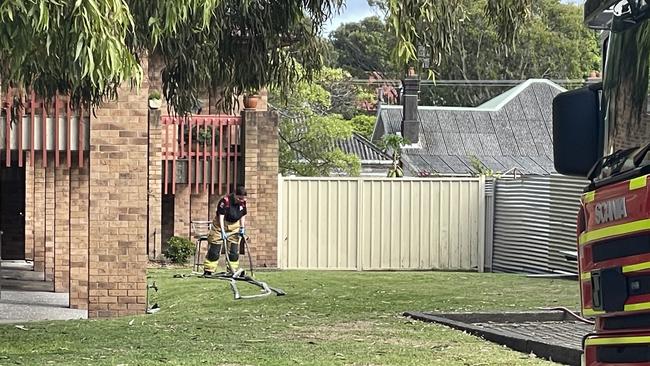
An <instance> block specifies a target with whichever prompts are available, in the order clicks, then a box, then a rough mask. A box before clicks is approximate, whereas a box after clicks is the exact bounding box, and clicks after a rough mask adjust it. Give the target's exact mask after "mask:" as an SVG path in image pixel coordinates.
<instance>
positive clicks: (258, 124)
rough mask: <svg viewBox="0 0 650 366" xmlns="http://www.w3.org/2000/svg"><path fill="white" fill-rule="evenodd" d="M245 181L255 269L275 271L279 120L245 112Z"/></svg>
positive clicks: (270, 114) (274, 116)
mask: <svg viewBox="0 0 650 366" xmlns="http://www.w3.org/2000/svg"><path fill="white" fill-rule="evenodd" d="M242 115H243V117H244V121H243V123H244V177H245V184H246V189H247V191H248V215H247V218H246V220H247V224H246V226H248V228H247V231H248V234H249V235H250V236H251V249H252V252H253V258H254V260H255V263H256V266H258V267H277V245H278V243H277V238H278V234H277V215H278V171H279V168H278V117H277V115H276V114H275V113H272V112H256V111H250V110H245V111H244V112H243V114H242Z"/></svg>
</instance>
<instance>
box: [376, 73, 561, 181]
mask: <svg viewBox="0 0 650 366" xmlns="http://www.w3.org/2000/svg"><path fill="white" fill-rule="evenodd" d="M563 91H565V89H563V88H562V87H560V86H559V85H557V84H555V83H553V82H551V81H548V80H544V79H531V80H528V81H526V82H524V83H522V84H520V85H518V86H517V87H515V88H512V89H510V90H509V91H507V92H505V93H503V94H501V95H499V96H497V97H496V98H494V99H492V100H490V101H488V102H486V103H484V104H482V105H480V106H478V107H474V108H472V107H430V106H420V107H418V119H419V121H420V135H419V141H418V143H417V144H416V145H411V146H405V147H404V148H403V149H402V157H403V161H404V163H405V168H406V169H407V171H410V173H411V174H417V173H419V172H422V171H427V172H432V173H433V172H435V173H439V174H469V173H474V172H476V168H475V166H476V165H475V164H473V163H472V160H473V158H474V157H475V158H477V159H478V160H479V161H480V162H481V163H482V164H483V165H485V166H486V167H487V168H490V169H492V170H494V171H500V172H505V171H509V170H511V169H513V168H516V169H517V170H518V171H519V172H520V173H522V174H542V175H544V174H551V173H554V172H555V169H554V167H553V142H552V133H553V129H552V119H553V114H552V103H553V98H554V97H555V96H556V95H557V94H559V93H561V92H563ZM401 121H402V106H399V105H398V106H389V105H385V106H381V107H380V109H379V111H378V119H377V123H376V125H375V131H374V133H373V141H378V140H381V138H382V136H383V135H384V134H396V133H400V131H401Z"/></svg>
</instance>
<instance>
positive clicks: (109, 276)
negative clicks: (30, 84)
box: [0, 61, 278, 317]
mask: <svg viewBox="0 0 650 366" xmlns="http://www.w3.org/2000/svg"><path fill="white" fill-rule="evenodd" d="M160 69H161V68H160V67H159V65H157V66H154V65H153V64H152V65H151V67H149V66H148V65H147V62H146V61H145V62H144V72H145V73H144V75H145V76H146V77H145V80H144V81H143V83H142V85H141V88H139V89H138V90H134V89H130V88H122V89H121V90H120V92H119V98H118V99H117V100H116V101H113V102H110V103H106V104H105V105H102V106H101V107H100V108H98V109H97V110H96V111H94V113H89V111H87V110H85V111H75V110H71V109H70V108H69V107H68V106H67V103H66V101H65V98H58V99H57V102H56V103H53V104H52V105H49V106H48V105H43V104H42V103H41V102H40V101H38V100H37V99H36V98H32V97H31V96H29V95H21V94H19V93H16V92H15V91H14V92H11V93H9V94H6V95H1V96H0V100H2V101H3V104H2V107H3V108H2V115H0V123H1V124H0V141H1V142H0V230H3V231H4V235H3V246H2V258H3V259H19V260H20V259H26V260H28V261H33V270H34V271H35V272H38V273H42V274H43V281H44V282H51V283H52V290H53V291H55V292H64V293H69V294H70V307H72V308H77V309H87V310H88V315H89V317H104V316H116V315H127V314H134V313H142V312H144V310H145V307H146V304H145V302H146V287H147V282H146V267H147V263H148V260H149V259H153V258H154V257H159V256H160V254H161V251H162V247H163V245H162V243H163V241H165V240H166V238H168V237H170V236H171V235H181V236H190V234H191V233H190V222H191V221H192V220H208V219H211V218H212V215H213V213H214V211H215V210H214V208H215V205H216V202H217V201H218V199H219V198H220V197H221V196H222V195H223V194H225V193H226V192H227V191H228V189H229V188H228V187H230V186H231V185H232V184H233V183H235V182H238V183H244V184H245V185H246V187H247V189H248V192H249V215H248V217H249V218H248V223H247V226H248V230H247V231H248V232H249V234H250V235H251V237H252V238H253V240H254V242H253V245H254V249H255V250H254V253H253V254H254V255H255V262H256V263H257V265H259V266H267V267H275V266H276V259H277V258H276V246H277V232H276V221H275V217H276V214H277V209H276V204H277V174H278V139H277V127H278V125H277V123H278V122H277V117H276V116H274V115H273V114H271V113H269V112H266V111H264V109H265V105H264V103H261V105H260V106H258V109H257V110H243V111H242V112H241V113H240V114H237V115H232V116H217V115H212V114H210V113H211V112H213V110H214V108H213V105H214V101H213V100H212V99H213V98H211V97H207V98H206V100H205V101H204V102H205V103H204V107H203V108H202V110H201V113H200V114H198V115H196V116H194V117H192V118H190V119H179V118H172V117H169V116H167V109H166V106H164V105H163V107H162V108H161V109H160V110H151V109H149V108H148V96H149V92H150V90H154V89H156V90H160V89H161V85H160V84H161V82H160ZM21 97H22V98H24V99H25V102H24V103H23V106H24V107H15V108H14V107H12V106H14V105H17V104H14V102H13V101H14V98H21ZM55 122H56V123H55ZM197 126H198V127H197ZM186 127H189V128H188V133H183V131H184V130H185V128H186ZM197 128H198V130H199V132H200V131H201V128H204V129H205V128H207V129H208V131H210V133H212V136H210V137H211V138H210V142H206V140H205V139H203V140H202V142H203V146H200V144H198V145H197V144H196V143H191V141H188V140H189V139H192V138H193V137H194V136H196V135H193V133H194V131H195V130H196V129H197ZM189 131H192V133H189ZM190 136H192V137H190ZM188 137H189V139H188ZM212 137H215V139H212ZM217 137H218V139H217ZM217 140H218V141H219V142H220V143H217ZM194 141H196V140H194ZM212 141H214V142H215V144H214V146H213V144H211V142H212ZM204 177H205V179H204Z"/></svg>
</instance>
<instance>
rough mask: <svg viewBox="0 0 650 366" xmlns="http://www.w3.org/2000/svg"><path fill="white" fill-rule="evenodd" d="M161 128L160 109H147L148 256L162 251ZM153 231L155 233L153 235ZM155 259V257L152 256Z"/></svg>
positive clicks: (158, 255)
mask: <svg viewBox="0 0 650 366" xmlns="http://www.w3.org/2000/svg"><path fill="white" fill-rule="evenodd" d="M162 180H163V177H162V128H161V125H160V110H157V111H154V110H150V111H149V188H148V194H149V208H148V211H147V214H148V216H149V228H148V230H147V231H148V232H147V241H148V246H147V247H148V248H149V253H148V255H149V257H150V258H154V257H160V255H161V251H162V245H161V237H162V216H161V213H162V212H161V210H162V186H161V183H162ZM154 233H155V235H154ZM154 239H155V241H154ZM154 259H157V258H154Z"/></svg>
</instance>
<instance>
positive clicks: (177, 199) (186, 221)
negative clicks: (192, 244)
mask: <svg viewBox="0 0 650 366" xmlns="http://www.w3.org/2000/svg"><path fill="white" fill-rule="evenodd" d="M190 191H191V189H190V187H189V186H188V185H187V184H177V185H176V194H175V195H174V235H176V236H184V237H189V236H190Z"/></svg>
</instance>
